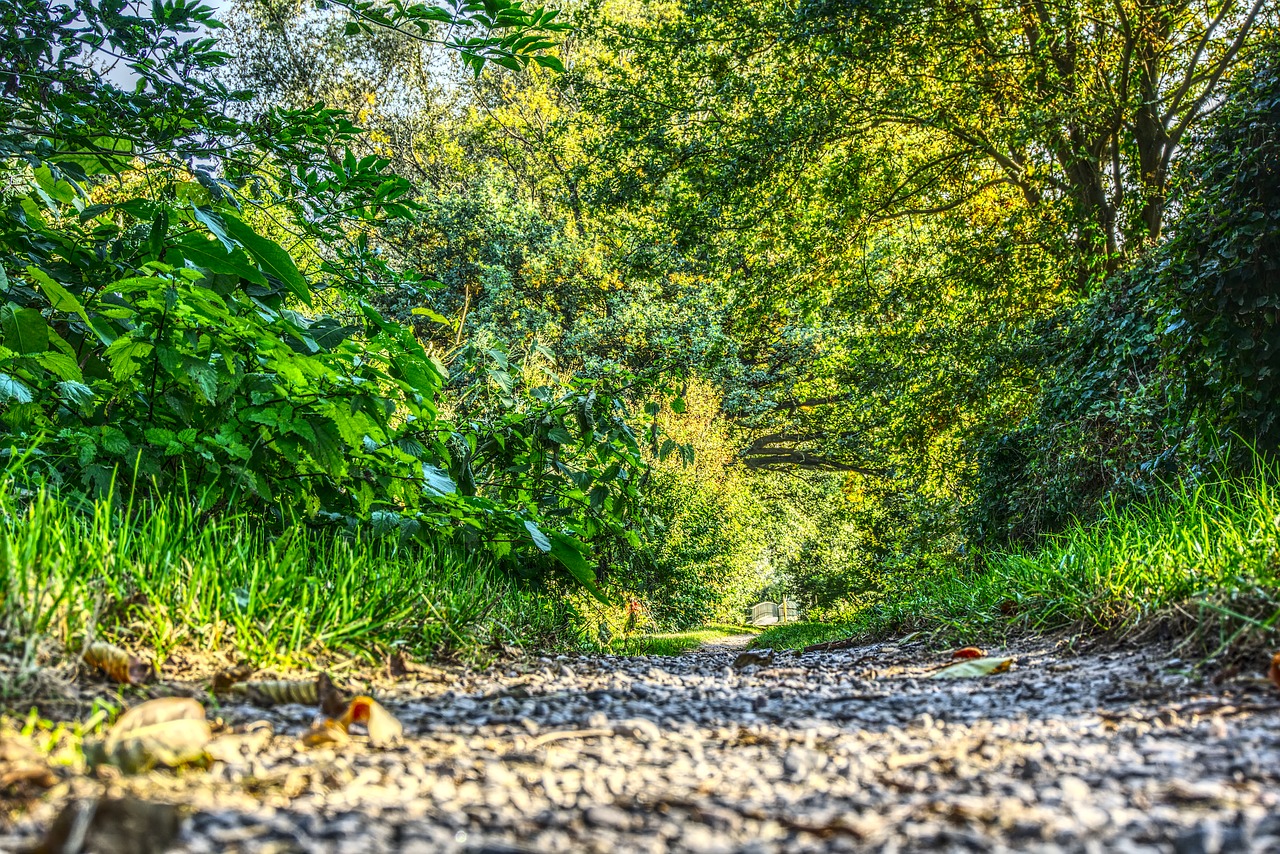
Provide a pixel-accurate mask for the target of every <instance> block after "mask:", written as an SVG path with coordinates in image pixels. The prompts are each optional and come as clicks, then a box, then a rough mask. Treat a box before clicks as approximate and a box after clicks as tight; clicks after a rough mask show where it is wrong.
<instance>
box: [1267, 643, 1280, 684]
mask: <svg viewBox="0 0 1280 854" xmlns="http://www.w3.org/2000/svg"><path fill="white" fill-rule="evenodd" d="M1267 675H1268V676H1270V677H1271V681H1272V683H1274V684H1275V686H1276V687H1277V688H1280V652H1277V653H1276V654H1275V655H1273V656H1271V670H1270V671H1268V673H1267Z"/></svg>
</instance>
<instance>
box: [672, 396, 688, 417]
mask: <svg viewBox="0 0 1280 854" xmlns="http://www.w3.org/2000/svg"><path fill="white" fill-rule="evenodd" d="M684 409H685V405H684V398H683V397H677V398H676V399H675V400H673V401H671V411H672V412H674V413H675V414H676V415H679V414H680V413H682V412H684Z"/></svg>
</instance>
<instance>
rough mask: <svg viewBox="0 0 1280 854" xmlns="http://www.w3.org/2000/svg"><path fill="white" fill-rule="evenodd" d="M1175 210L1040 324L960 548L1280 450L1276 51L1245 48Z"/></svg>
mask: <svg viewBox="0 0 1280 854" xmlns="http://www.w3.org/2000/svg"><path fill="white" fill-rule="evenodd" d="M1174 202H1175V203H1176V205H1177V206H1178V208H1180V210H1181V215H1180V217H1179V219H1178V221H1177V222H1176V224H1175V226H1174V228H1173V233H1172V235H1171V236H1170V237H1169V239H1168V240H1166V241H1165V242H1164V243H1163V244H1161V245H1160V246H1158V247H1157V248H1155V249H1154V250H1152V251H1151V252H1150V253H1149V254H1147V255H1146V256H1144V257H1142V258H1141V259H1139V260H1138V261H1137V262H1136V263H1135V264H1134V265H1133V266H1132V267H1131V268H1130V269H1128V270H1125V271H1122V272H1121V273H1119V274H1117V275H1115V276H1113V277H1111V278H1110V279H1109V280H1108V281H1107V282H1106V283H1105V284H1104V285H1103V286H1102V287H1100V288H1099V289H1098V290H1097V291H1095V292H1094V293H1093V294H1092V295H1091V296H1090V297H1089V298H1088V299H1087V300H1086V301H1085V302H1084V303H1083V304H1082V305H1081V306H1079V307H1078V308H1077V309H1076V310H1075V311H1074V312H1072V313H1070V314H1069V316H1067V317H1065V318H1063V320H1062V322H1061V324H1060V325H1058V326H1056V327H1051V328H1050V329H1049V330H1048V334H1047V337H1046V344H1045V346H1046V352H1049V353H1056V354H1057V355H1056V357H1055V358H1054V359H1053V361H1052V366H1053V371H1054V373H1053V376H1052V379H1051V381H1050V382H1049V383H1048V384H1047V386H1046V390H1045V393H1044V395H1043V397H1042V399H1041V401H1040V405H1039V408H1038V410H1037V411H1036V412H1035V413H1034V414H1033V415H1032V416H1031V417H1029V418H1028V419H1026V420H1025V421H1024V422H1023V423H1022V425H1021V426H1020V427H1019V428H1018V429H1016V430H1014V431H1012V432H1010V433H1007V434H1004V435H1000V436H996V437H993V438H991V439H989V440H988V441H987V442H986V443H985V446H984V447H983V448H982V450H981V453H980V455H979V460H980V464H979V480H978V499H977V501H976V504H975V507H974V511H973V513H972V515H971V518H970V523H969V536H970V540H971V541H972V542H975V543H979V544H981V543H1001V542H1005V541H1009V540H1013V541H1027V540H1030V539H1032V538H1034V537H1035V536H1037V535H1039V534H1042V533H1045V532H1051V531H1059V530H1062V529H1063V528H1064V527H1065V526H1067V525H1068V524H1069V523H1070V522H1071V521H1072V519H1074V518H1075V517H1077V516H1083V517H1086V518H1087V517H1089V516H1091V515H1092V514H1093V513H1095V512H1096V509H1097V508H1099V507H1101V506H1102V501H1103V499H1104V498H1107V497H1111V498H1114V499H1116V500H1119V501H1125V500H1130V499H1134V498H1145V497H1151V496H1155V495H1158V494H1161V493H1162V492H1163V491H1164V490H1165V489H1166V486H1167V484H1169V483H1171V482H1176V481H1177V480H1178V479H1180V478H1183V477H1199V476H1201V475H1202V474H1203V473H1204V472H1206V471H1208V470H1210V469H1211V468H1213V467H1215V466H1218V465H1221V464H1227V465H1235V466H1237V467H1239V466H1240V465H1241V464H1244V465H1251V463H1250V462H1249V459H1250V457H1249V453H1248V450H1247V449H1248V448H1249V447H1257V448H1258V449H1259V450H1263V451H1268V452H1274V451H1275V450H1277V448H1280V439H1277V436H1280V433H1278V432H1277V431H1276V429H1275V428H1276V426H1277V423H1278V422H1277V418H1278V417H1280V407H1277V403H1276V401H1277V399H1280V385H1277V383H1280V50H1277V49H1276V48H1274V47H1271V48H1270V49H1264V50H1260V51H1258V52H1257V54H1256V55H1255V56H1254V57H1253V62H1252V63H1251V66H1250V69H1249V70H1248V71H1247V72H1246V73H1245V74H1244V75H1243V76H1242V77H1240V78H1239V79H1238V80H1237V81H1236V83H1235V85H1234V87H1233V89H1232V92H1231V95H1230V97H1229V98H1228V100H1227V102H1226V104H1225V105H1224V106H1223V108H1222V109H1221V110H1220V111H1219V112H1218V114H1217V116H1216V117H1215V120H1214V122H1213V124H1212V126H1211V127H1210V128H1209V129H1208V130H1207V131H1206V132H1205V133H1204V134H1203V135H1202V136H1201V137H1200V138H1198V139H1196V140H1194V141H1193V143H1192V145H1191V147H1190V151H1189V153H1188V155H1187V156H1186V157H1185V158H1184V159H1183V161H1182V163H1181V166H1180V183H1179V185H1178V193H1177V196H1176V198H1175V199H1174ZM1232 437H1236V438H1238V439H1243V441H1242V442H1234V443H1233V442H1232V441H1230V440H1231V439H1232Z"/></svg>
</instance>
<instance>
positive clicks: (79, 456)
mask: <svg viewBox="0 0 1280 854" xmlns="http://www.w3.org/2000/svg"><path fill="white" fill-rule="evenodd" d="M342 5H343V7H344V8H347V9H348V10H349V12H350V13H351V15H352V21H351V24H350V26H354V27H357V28H367V27H395V28H397V29H398V30H402V31H410V32H413V33H415V34H419V36H418V37H420V38H422V39H423V40H427V41H439V42H440V43H442V44H445V45H446V46H448V47H450V48H452V49H453V50H455V51H456V52H458V53H459V54H460V55H461V57H462V59H463V61H464V62H465V63H466V64H467V65H468V66H470V67H471V68H473V69H474V70H475V71H476V72H477V73H478V72H479V71H480V69H481V68H482V66H483V65H484V63H485V62H486V61H493V62H496V63H498V64H500V65H503V66H505V67H520V66H522V65H524V64H526V63H528V62H535V63H538V64H540V65H543V66H546V67H550V68H553V69H556V68H558V67H559V60H557V59H556V58H555V57H554V56H553V55H551V54H549V53H548V52H547V51H548V49H549V48H551V47H552V46H553V45H552V42H551V40H550V36H551V35H552V34H554V33H556V32H559V31H560V30H562V29H563V25H562V24H559V23H557V22H555V21H554V13H551V12H546V11H544V10H542V9H537V10H532V9H527V8H526V7H524V6H522V5H521V4H520V3H519V2H518V0H515V2H509V0H486V2H484V3H477V4H463V5H460V6H458V7H456V8H455V7H453V6H449V7H427V6H422V5H419V6H414V7H411V8H405V7H403V6H402V5H401V4H394V5H392V6H389V7H381V6H375V5H374V4H371V3H367V2H361V3H353V4H349V5H347V4H342ZM212 14H213V13H212V10H211V9H210V8H209V7H207V6H201V5H199V4H198V3H192V2H187V1H186V0H158V2H157V3H155V4H154V5H152V6H151V7H150V14H144V13H142V12H139V11H137V10H136V9H135V7H133V6H127V5H125V4H123V3H111V2H108V3H96V2H90V0H69V2H65V3H59V2H53V0H15V2H13V3H10V4H6V6H5V7H4V9H3V11H0V44H2V45H3V47H2V48H0V50H2V51H3V56H0V300H3V305H0V335H2V339H0V429H3V431H4V443H5V445H7V446H8V447H9V449H10V451H9V452H10V453H15V452H16V453H21V454H24V455H26V457H27V459H28V460H29V463H28V465H27V466H26V467H25V469H24V470H25V471H27V472H29V473H34V474H36V475H37V476H39V477H40V478H41V479H49V480H52V481H54V482H56V483H58V484H60V488H61V489H62V490H63V491H64V492H65V493H67V494H70V495H74V494H81V495H85V496H88V497H99V496H103V495H107V494H112V493H113V490H114V492H115V494H119V493H120V492H121V491H122V490H121V489H120V486H121V481H122V480H127V482H128V485H131V487H132V488H143V489H150V490H155V491H158V492H173V491H184V490H185V491H186V492H187V493H189V494H191V495H192V496H193V498H194V500H197V501H198V502H199V504H200V508H201V510H202V512H206V513H217V512H218V511H219V510H221V509H222V508H226V507H229V506H234V507H235V508H236V510H237V512H243V511H244V510H245V509H246V508H248V509H250V510H252V511H253V512H255V513H256V514H258V515H259V516H260V517H261V518H265V519H268V520H274V522H275V523H276V524H284V523H290V522H295V521H305V522H307V523H311V524H317V523H326V522H329V523H360V522H372V523H373V525H374V526H375V528H378V529H382V530H398V531H399V532H400V534H401V535H402V536H413V535H422V536H428V535H430V536H439V535H442V534H443V533H445V532H448V533H449V535H450V536H463V537H464V538H467V537H470V538H479V539H480V540H481V541H483V542H484V543H486V544H491V545H493V547H494V548H496V549H498V550H499V551H500V552H509V551H510V550H511V549H512V548H513V547H518V548H522V549H524V550H525V551H531V550H535V549H536V550H540V551H541V552H544V553H547V554H548V555H550V556H551V557H552V558H555V559H557V560H558V561H559V563H561V564H563V565H564V566H565V567H567V568H568V569H569V570H570V572H571V573H572V575H573V576H574V577H575V578H577V579H578V580H579V581H580V582H582V583H583V584H585V585H587V586H588V588H590V589H592V590H593V591H597V592H598V590H597V588H596V587H595V583H594V582H595V575H594V572H593V569H592V567H591V565H590V563H589V561H588V560H587V558H586V554H585V551H586V547H585V546H583V545H582V540H583V538H590V537H591V536H592V535H593V534H594V533H596V532H597V531H598V530H599V529H601V528H602V527H608V526H613V527H616V528H618V529H619V530H623V529H625V528H626V524H627V521H628V518H629V515H630V514H632V513H633V512H634V510H635V508H634V501H633V497H634V496H633V487H632V486H631V481H632V479H633V478H635V477H636V476H637V475H638V473H639V472H640V471H641V470H642V469H643V462H642V461H641V459H640V456H639V448H638V446H637V443H636V441H635V438H634V437H633V436H631V435H630V433H629V431H628V430H627V429H626V427H625V422H624V421H623V419H622V414H623V413H622V412H621V410H620V409H619V407H620V406H621V405H622V404H621V402H620V398H619V397H618V396H617V395H616V394H611V393H609V392H608V391H607V390H606V389H604V388H602V387H600V386H599V384H598V383H597V385H596V386H594V387H592V388H579V387H568V388H557V389H554V390H552V389H550V388H546V387H544V388H532V389H530V390H529V394H528V395H526V396H525V397H524V398H522V400H523V401H524V402H526V403H528V405H527V406H524V405H517V403H516V401H515V400H514V398H511V393H512V391H513V389H512V388H506V389H505V394H506V395H507V398H508V399H509V401H510V402H509V405H505V406H504V407H502V408H501V411H500V412H498V413H497V414H496V415H495V413H494V412H493V411H492V410H487V411H485V412H484V413H482V414H481V415H480V417H470V415H469V414H468V413H466V412H463V413H461V415H462V417H461V418H455V419H450V418H446V417H445V416H444V415H443V414H442V412H441V411H440V400H441V394H442V390H443V389H444V387H445V384H446V382H447V381H448V377H447V371H446V369H445V367H444V366H443V365H442V364H441V363H440V362H439V361H438V360H436V359H434V358H432V357H431V356H429V355H428V353H427V352H426V351H425V350H424V349H423V347H422V346H421V344H420V343H419V342H418V341H417V339H416V338H415V337H414V335H413V333H412V332H411V331H410V330H409V329H408V328H407V327H405V326H403V325H401V324H399V323H395V322H391V321H389V320H387V319H385V318H384V317H383V316H382V315H381V314H380V313H379V312H378V311H377V310H375V309H374V308H373V307H372V306H371V305H370V304H369V301H368V299H367V295H368V294H370V293H372V292H375V291H377V290H379V289H383V288H386V287H388V286H408V287H413V286H415V285H417V284H420V283H421V279H420V278H419V277H418V276H416V275H415V274H413V273H406V272H404V271H400V270H397V269H394V267H393V265H391V264H389V263H388V261H387V259H386V257H385V256H384V253H383V252H382V251H381V250H380V248H379V245H378V241H377V234H378V229H379V228H382V227H385V226H386V225H387V224H389V223H396V222H406V221H411V220H412V219H413V217H414V216H415V210H416V204H415V202H414V199H413V193H412V188H411V185H410V184H409V183H408V182H407V181H406V180H404V179H403V178H400V177H398V176H395V175H393V174H391V173H390V172H389V171H388V169H387V166H388V161H387V160H385V159H383V158H380V157H378V156H373V155H368V156H357V155H356V154H353V150H354V149H356V148H357V147H358V146H357V145H356V143H357V140H358V137H359V135H360V133H361V131H360V129H359V128H357V127H356V126H355V125H354V124H352V122H351V121H350V119H349V117H348V116H347V115H345V114H343V113H341V112H338V111H335V110H331V109H326V108H324V107H323V106H321V105H316V106H314V107H311V108H307V109H301V110H288V109H280V108H277V109H272V110H269V111H267V112H265V113H264V114H262V115H261V116H259V117H257V118H255V119H254V120H252V121H247V120H243V119H239V118H236V117H235V106H236V104H238V103H240V102H242V101H244V100H246V99H247V98H248V94H247V93H241V92H233V91H229V90H228V89H227V88H226V87H225V86H224V85H223V84H222V83H220V82H219V81H218V78H217V77H216V75H215V72H216V70H217V69H218V68H219V66H220V65H222V64H223V63H224V62H225V61H226V59H227V57H226V55H225V54H224V53H222V52H220V51H219V50H218V45H217V42H216V40H215V39H214V38H213V37H211V35H210V34H211V33H216V31H217V30H218V28H219V27H220V26H221V25H220V24H219V23H218V22H217V21H216V20H215V19H214V18H213V17H212ZM120 57H123V58H124V59H122V60H121V59H113V58H120ZM113 62H114V63H115V64H116V67H115V70H114V71H112V72H111V73H110V74H105V75H104V65H106V64H109V63H113ZM113 81H114V82H113ZM494 358H495V359H497V358H498V357H494ZM499 361H500V360H499ZM486 370H487V371H488V374H487V376H488V377H490V378H494V377H497V378H498V382H497V384H498V385H499V386H502V385H503V383H502V382H501V379H500V377H501V375H502V374H501V366H500V365H499V366H498V367H496V368H495V367H493V366H490V367H488V368H486Z"/></svg>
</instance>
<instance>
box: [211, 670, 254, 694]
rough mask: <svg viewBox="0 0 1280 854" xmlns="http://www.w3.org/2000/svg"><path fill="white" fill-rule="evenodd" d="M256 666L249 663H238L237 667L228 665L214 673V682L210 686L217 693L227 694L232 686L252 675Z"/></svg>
mask: <svg viewBox="0 0 1280 854" xmlns="http://www.w3.org/2000/svg"><path fill="white" fill-rule="evenodd" d="M253 673H254V668H253V666H252V665H248V664H237V665H236V666H235V667H228V668H227V669H226V670H221V671H219V672H217V673H215V674H214V675H213V684H212V685H211V686H210V687H211V688H212V690H213V693H215V694H225V693H227V692H228V691H230V690H231V686H232V685H235V684H237V683H239V682H243V681H245V680H246V679H248V678H249V677H250V676H252V675H253Z"/></svg>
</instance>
